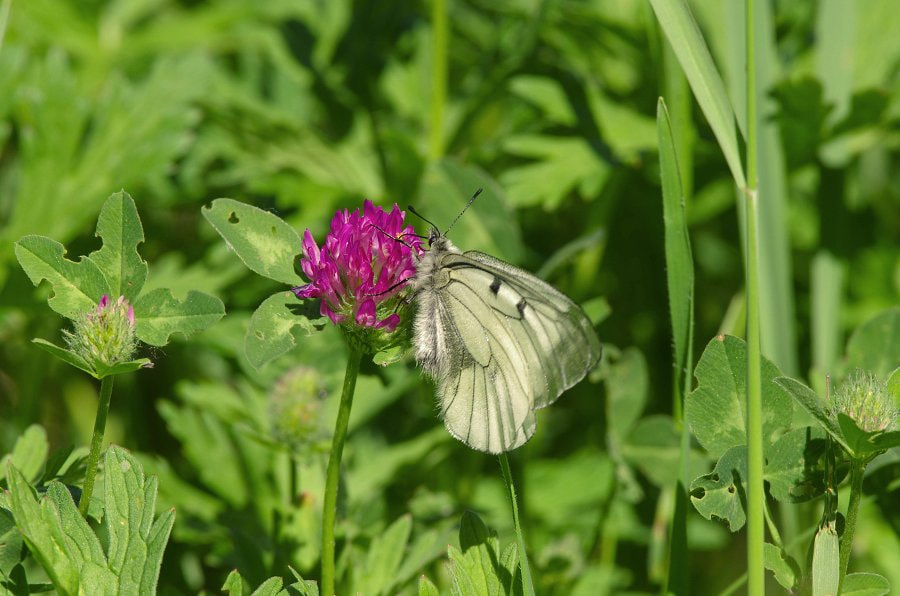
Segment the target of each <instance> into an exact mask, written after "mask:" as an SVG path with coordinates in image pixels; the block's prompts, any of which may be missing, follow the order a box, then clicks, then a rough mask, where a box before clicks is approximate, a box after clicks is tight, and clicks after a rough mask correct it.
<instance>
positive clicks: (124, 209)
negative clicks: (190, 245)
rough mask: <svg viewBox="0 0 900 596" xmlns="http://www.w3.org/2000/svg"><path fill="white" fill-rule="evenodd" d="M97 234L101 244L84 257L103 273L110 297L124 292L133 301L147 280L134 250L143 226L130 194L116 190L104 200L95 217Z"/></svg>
mask: <svg viewBox="0 0 900 596" xmlns="http://www.w3.org/2000/svg"><path fill="white" fill-rule="evenodd" d="M97 236H99V237H100V238H102V239H103V246H102V247H101V248H100V250H97V251H94V252H92V253H91V254H90V256H89V257H88V258H89V259H90V260H92V261H93V262H94V263H95V264H96V265H97V267H98V268H99V269H100V271H102V272H103V275H104V276H105V277H106V281H107V283H108V284H109V290H110V298H111V299H115V298H117V297H118V296H125V298H126V299H127V300H128V301H129V302H131V303H132V304H134V301H135V300H136V299H137V297H138V295H139V294H140V293H141V288H143V287H144V282H145V281H146V280H147V263H146V262H145V261H144V260H143V259H142V258H141V256H140V255H139V254H138V251H137V246H138V244H140V243H142V242H143V241H144V229H143V227H142V226H141V219H140V217H139V216H138V211H137V207H135V205H134V200H133V199H132V198H131V195H129V194H128V193H127V192H125V191H119V192H117V193H115V194H113V195H112V196H110V197H109V198H108V199H107V200H106V202H105V203H104V204H103V207H102V208H101V209H100V216H99V218H98V219H97Z"/></svg>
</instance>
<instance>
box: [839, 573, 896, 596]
mask: <svg viewBox="0 0 900 596" xmlns="http://www.w3.org/2000/svg"><path fill="white" fill-rule="evenodd" d="M890 593H891V584H890V582H889V581H888V580H887V579H886V578H884V577H882V576H880V575H878V574H877V573H848V574H847V575H846V576H844V583H843V585H841V594H842V596H884V595H885V594H890Z"/></svg>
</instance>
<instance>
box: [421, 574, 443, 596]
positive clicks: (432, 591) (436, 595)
mask: <svg viewBox="0 0 900 596" xmlns="http://www.w3.org/2000/svg"><path fill="white" fill-rule="evenodd" d="M440 594H441V593H440V592H438V589H437V586H435V585H434V584H433V583H431V580H430V579H428V578H427V577H425V576H424V575H423V576H421V577H419V596H440Z"/></svg>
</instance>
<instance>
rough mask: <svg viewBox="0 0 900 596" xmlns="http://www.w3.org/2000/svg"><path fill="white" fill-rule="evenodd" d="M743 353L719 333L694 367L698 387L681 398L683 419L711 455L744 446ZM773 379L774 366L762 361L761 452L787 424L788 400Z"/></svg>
mask: <svg viewBox="0 0 900 596" xmlns="http://www.w3.org/2000/svg"><path fill="white" fill-rule="evenodd" d="M746 352H747V344H746V343H744V341H743V340H740V339H738V338H736V337H732V336H727V335H725V336H722V335H720V336H718V337H715V338H713V339H712V340H711V341H710V342H709V344H707V346H706V349H705V350H704V351H703V356H701V358H700V362H698V363H697V369H696V371H695V376H696V377H697V383H698V386H697V388H696V389H695V390H694V391H692V392H691V393H690V394H689V395H688V396H687V400H686V405H685V410H686V411H685V415H686V418H687V420H688V422H689V423H690V425H691V429H692V430H693V432H694V435H695V436H696V437H697V440H699V441H700V444H701V445H703V447H704V448H705V449H706V450H707V451H709V453H710V455H712V456H713V457H719V456H721V455H722V454H723V453H724V452H725V451H726V450H727V449H729V448H731V447H734V446H736V445H744V444H746V442H747V441H746V433H745V427H746V424H745V419H744V416H745V413H746V401H747V393H746V382H747V372H746V371H747V358H746ZM778 376H780V373H779V371H778V368H776V367H775V365H774V364H772V363H771V362H770V361H769V360H768V359H766V358H763V362H762V389H763V394H762V398H763V441H764V447H766V448H767V447H768V446H769V445H771V444H772V443H773V442H774V440H775V437H776V435H777V433H778V432H780V431H781V430H783V429H785V428H789V427H790V426H791V419H792V414H793V408H792V406H791V399H790V397H788V394H787V393H786V392H785V391H784V389H782V388H781V387H780V386H778V385H776V384H774V383H773V382H772V380H773V379H775V378H776V377H778Z"/></svg>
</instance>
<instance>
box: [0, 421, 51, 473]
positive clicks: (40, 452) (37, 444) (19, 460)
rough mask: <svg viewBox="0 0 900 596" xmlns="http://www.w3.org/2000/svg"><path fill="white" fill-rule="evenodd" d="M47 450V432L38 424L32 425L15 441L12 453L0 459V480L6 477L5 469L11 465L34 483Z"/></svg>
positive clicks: (42, 465) (48, 446)
mask: <svg viewBox="0 0 900 596" xmlns="http://www.w3.org/2000/svg"><path fill="white" fill-rule="evenodd" d="M49 450H50V445H49V443H48V442H47V431H45V430H44V427H43V426H41V425H39V424H32V425H31V426H29V427H28V428H26V429H25V432H23V433H22V434H21V435H19V438H17V439H16V444H15V445H13V450H12V453H8V454H7V455H5V456H4V457H3V458H2V459H0V480H3V479H4V478H5V477H6V470H7V467H8V466H9V465H10V464H12V466H13V467H15V468H16V469H17V470H19V472H20V473H21V474H22V476H24V477H25V478H26V479H27V480H29V481H30V482H34V481H35V480H37V479H38V477H39V476H40V472H41V469H42V468H43V467H44V462H45V461H46V460H47V453H48V452H49Z"/></svg>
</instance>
